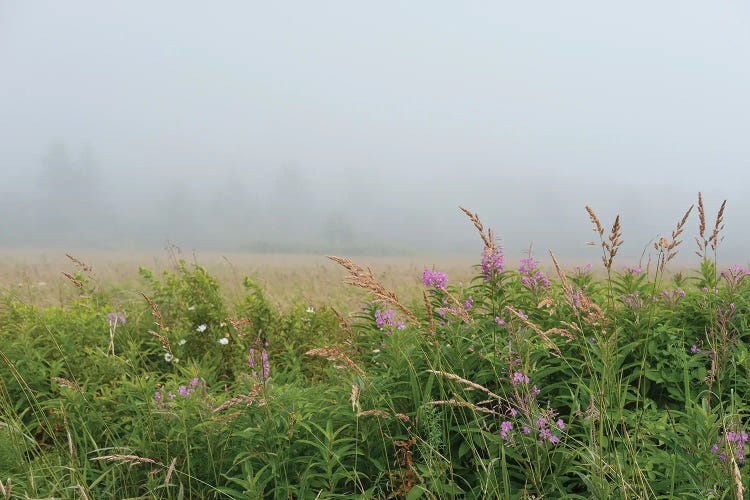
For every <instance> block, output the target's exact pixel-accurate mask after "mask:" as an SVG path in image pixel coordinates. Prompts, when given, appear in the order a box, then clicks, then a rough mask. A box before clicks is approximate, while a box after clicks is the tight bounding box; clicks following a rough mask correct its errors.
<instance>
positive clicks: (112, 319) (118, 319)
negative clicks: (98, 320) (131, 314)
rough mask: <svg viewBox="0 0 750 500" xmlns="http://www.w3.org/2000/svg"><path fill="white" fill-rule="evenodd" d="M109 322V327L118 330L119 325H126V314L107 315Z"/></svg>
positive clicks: (113, 313)
mask: <svg viewBox="0 0 750 500" xmlns="http://www.w3.org/2000/svg"><path fill="white" fill-rule="evenodd" d="M107 321H108V322H109V326H110V327H112V328H116V327H117V325H118V324H120V325H124V324H125V313H121V312H111V313H109V314H107Z"/></svg>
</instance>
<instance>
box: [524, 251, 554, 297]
mask: <svg viewBox="0 0 750 500" xmlns="http://www.w3.org/2000/svg"><path fill="white" fill-rule="evenodd" d="M518 272H519V273H520V274H521V284H522V285H523V286H525V287H526V288H528V289H529V290H538V289H540V288H549V287H550V286H551V285H552V283H551V282H550V280H549V278H547V276H546V275H545V274H544V271H541V270H539V265H538V264H537V262H535V261H534V259H532V258H531V257H526V258H525V259H521V265H520V266H519V267H518Z"/></svg>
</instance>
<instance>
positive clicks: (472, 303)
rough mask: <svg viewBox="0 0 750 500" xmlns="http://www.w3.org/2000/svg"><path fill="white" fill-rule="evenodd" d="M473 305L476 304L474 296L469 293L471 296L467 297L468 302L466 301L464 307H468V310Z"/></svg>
mask: <svg viewBox="0 0 750 500" xmlns="http://www.w3.org/2000/svg"><path fill="white" fill-rule="evenodd" d="M473 306H474V297H472V296H471V295H469V298H468V299H466V302H464V309H466V310H467V311H468V310H469V309H471V308H472V307H473Z"/></svg>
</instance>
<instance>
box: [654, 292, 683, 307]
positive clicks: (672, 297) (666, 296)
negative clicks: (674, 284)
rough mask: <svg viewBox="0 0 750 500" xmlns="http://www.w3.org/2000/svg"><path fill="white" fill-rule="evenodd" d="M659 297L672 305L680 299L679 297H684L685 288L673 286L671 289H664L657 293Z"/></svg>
mask: <svg viewBox="0 0 750 500" xmlns="http://www.w3.org/2000/svg"><path fill="white" fill-rule="evenodd" d="M659 297H660V298H661V300H662V301H664V303H665V304H667V305H670V306H674V305H676V304H677V303H678V302H679V301H680V299H682V298H684V297H685V290H683V289H682V288H675V289H674V290H672V291H669V290H664V291H663V292H661V293H660V294H659Z"/></svg>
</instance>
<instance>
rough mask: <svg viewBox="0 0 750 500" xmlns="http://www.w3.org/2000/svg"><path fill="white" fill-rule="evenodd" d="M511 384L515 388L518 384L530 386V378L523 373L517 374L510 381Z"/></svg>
mask: <svg viewBox="0 0 750 500" xmlns="http://www.w3.org/2000/svg"><path fill="white" fill-rule="evenodd" d="M510 382H511V383H512V384H513V385H514V386H515V385H518V384H528V383H529V377H528V376H527V375H524V374H523V373H522V372H515V373H514V374H513V376H512V377H511V379H510Z"/></svg>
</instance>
